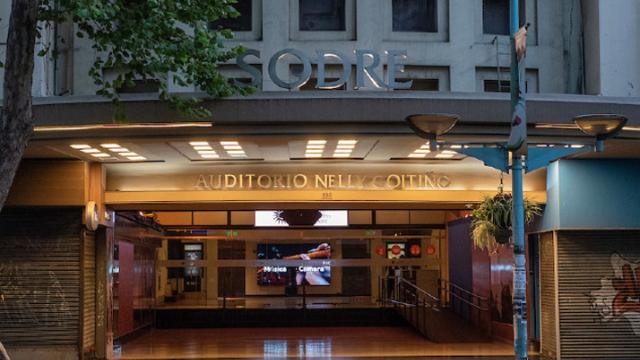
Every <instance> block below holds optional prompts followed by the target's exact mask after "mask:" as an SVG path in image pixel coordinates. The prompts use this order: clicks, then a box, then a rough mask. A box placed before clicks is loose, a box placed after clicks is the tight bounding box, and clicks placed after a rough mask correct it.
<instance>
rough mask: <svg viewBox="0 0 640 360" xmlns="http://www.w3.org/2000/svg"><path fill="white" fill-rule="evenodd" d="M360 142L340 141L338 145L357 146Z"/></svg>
mask: <svg viewBox="0 0 640 360" xmlns="http://www.w3.org/2000/svg"><path fill="white" fill-rule="evenodd" d="M357 143H358V140H338V145H355V144H357Z"/></svg>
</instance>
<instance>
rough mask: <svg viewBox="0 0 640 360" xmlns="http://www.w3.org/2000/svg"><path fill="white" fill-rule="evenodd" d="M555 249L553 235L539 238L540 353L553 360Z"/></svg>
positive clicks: (554, 349)
mask: <svg viewBox="0 0 640 360" xmlns="http://www.w3.org/2000/svg"><path fill="white" fill-rule="evenodd" d="M555 273H556V272H555V247H554V243H553V233H546V234H542V235H541V238H540V334H541V339H540V351H541V353H542V355H543V356H545V357H547V358H551V359H555V358H556V356H557V354H556V353H557V351H556V349H557V348H556V346H557V338H558V335H557V334H556V286H555V282H556V281H555Z"/></svg>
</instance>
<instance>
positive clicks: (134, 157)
mask: <svg viewBox="0 0 640 360" xmlns="http://www.w3.org/2000/svg"><path fill="white" fill-rule="evenodd" d="M127 159H129V160H131V161H142V160H147V158H146V157H144V156H130V157H128V158H127Z"/></svg>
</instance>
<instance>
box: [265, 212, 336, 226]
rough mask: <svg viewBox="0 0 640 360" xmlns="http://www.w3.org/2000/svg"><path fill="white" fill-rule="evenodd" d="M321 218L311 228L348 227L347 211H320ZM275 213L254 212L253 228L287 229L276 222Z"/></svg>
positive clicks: (281, 223) (279, 222)
mask: <svg viewBox="0 0 640 360" xmlns="http://www.w3.org/2000/svg"><path fill="white" fill-rule="evenodd" d="M320 213H321V214H322V217H320V219H319V220H318V222H316V223H315V224H314V225H313V226H315V227H323V226H326V227H332V226H334V227H335V226H349V213H348V212H347V210H320ZM276 214H277V211H274V210H258V211H256V212H255V226H264V227H288V226H289V225H288V224H287V223H286V222H283V221H278V220H277V216H276Z"/></svg>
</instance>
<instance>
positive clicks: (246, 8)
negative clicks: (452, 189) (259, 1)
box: [211, 0, 253, 31]
mask: <svg viewBox="0 0 640 360" xmlns="http://www.w3.org/2000/svg"><path fill="white" fill-rule="evenodd" d="M252 1H253V0H238V2H237V3H236V4H233V7H234V8H235V9H236V10H237V11H238V12H239V13H240V16H238V17H234V18H227V19H220V20H218V21H216V22H213V23H211V28H213V29H219V28H224V29H229V30H231V31H251V28H252V26H251V25H252V13H251V12H252V5H251V3H252Z"/></svg>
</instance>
